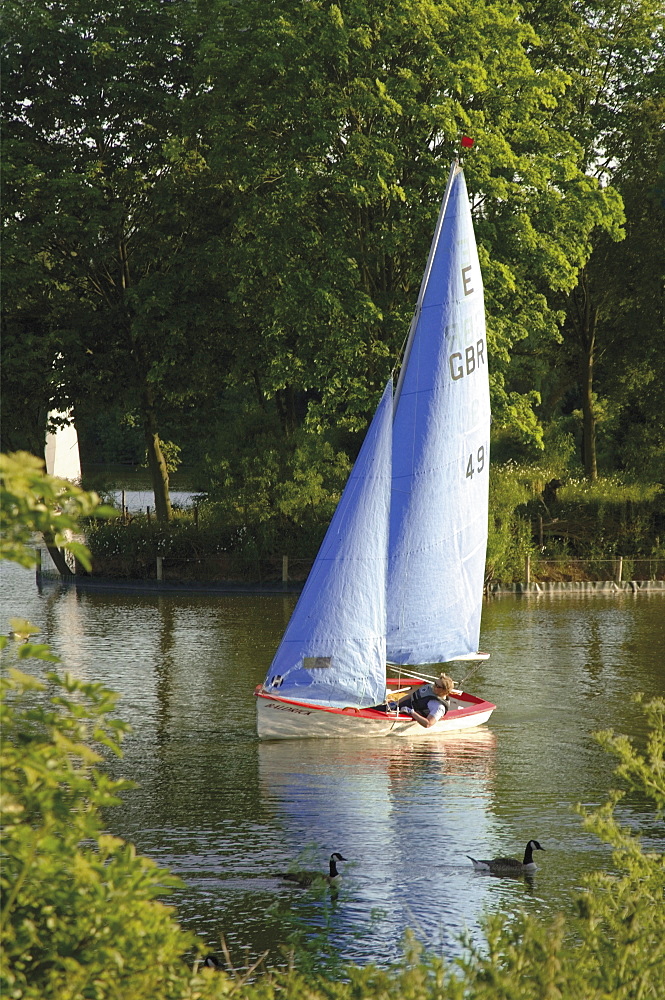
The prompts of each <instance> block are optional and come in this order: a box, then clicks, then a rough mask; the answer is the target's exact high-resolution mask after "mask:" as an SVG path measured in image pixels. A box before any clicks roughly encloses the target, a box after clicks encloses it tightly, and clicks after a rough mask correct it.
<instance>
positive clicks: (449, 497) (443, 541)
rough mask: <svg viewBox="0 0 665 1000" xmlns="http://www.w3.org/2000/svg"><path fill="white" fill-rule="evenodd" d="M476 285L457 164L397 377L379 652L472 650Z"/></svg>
mask: <svg viewBox="0 0 665 1000" xmlns="http://www.w3.org/2000/svg"><path fill="white" fill-rule="evenodd" d="M489 428H490V408H489V380H488V372H487V348H486V338H485V311H484V302H483V284H482V277H481V273H480V265H479V263H478V253H477V250H476V243H475V237H474V232H473V223H472V221H471V211H470V207H469V200H468V196H467V192H466V185H465V183H464V175H463V174H462V171H461V168H460V167H459V166H458V165H454V166H453V169H452V171H451V178H450V181H449V185H448V188H447V191H446V196H445V198H444V203H443V205H442V208H441V214H440V218H439V225H438V226H437V230H436V235H435V238H434V243H433V247H432V251H431V252H430V260H429V262H428V268H427V270H426V273H425V278H424V281H423V287H422V289H421V294H420V297H419V304H418V308H417V313H416V316H415V320H414V324H413V327H412V334H411V337H410V341H409V344H408V345H407V352H406V356H405V361H404V365H403V373H402V375H401V376H400V382H399V385H398V395H397V399H396V408H395V418H394V427H393V478H392V496H391V517H390V556H389V569H388V636H387V654H388V660H389V662H391V663H402V664H419V663H436V662H445V661H446V660H450V659H453V658H454V657H457V656H461V655H464V654H465V653H471V652H474V651H476V650H477V649H478V637H479V632H480V614H481V606H482V595H483V583H484V570H485V550H486V546H487V509H488V484H489Z"/></svg>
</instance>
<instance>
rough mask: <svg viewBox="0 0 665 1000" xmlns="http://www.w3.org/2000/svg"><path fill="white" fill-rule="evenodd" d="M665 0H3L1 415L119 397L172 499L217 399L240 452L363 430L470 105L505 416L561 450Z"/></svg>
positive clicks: (16, 418) (392, 355)
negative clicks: (583, 317) (199, 425)
mask: <svg viewBox="0 0 665 1000" xmlns="http://www.w3.org/2000/svg"><path fill="white" fill-rule="evenodd" d="M622 18H623V20H622ZM660 24H661V22H660V21H659V15H658V13H657V7H656V2H655V0H633V2H631V3H627V2H625V3H621V2H620V0H611V2H610V0H607V2H604V3H597V4H590V3H576V2H573V0H570V2H567V3H564V4H548V3H546V4H540V3H539V4H531V5H529V4H527V5H526V6H521V5H518V4H516V3H513V2H512V0H461V2H459V3H455V4H452V3H448V2H445V0H444V2H442V0H372V2H371V3H369V2H363V0H345V2H343V3H342V2H339V3H332V2H330V0H310V2H306V3H305V2H300V0H275V2H273V3H270V4H268V5H266V4H265V3H263V2H262V0H245V2H243V3H242V4H238V3H237V2H235V0H197V2H185V0H175V2H172V3H164V2H162V0H127V2H125V3H124V4H123V5H122V7H120V8H118V7H117V6H116V7H113V6H111V5H110V4H109V3H108V0H96V2H95V3H94V4H92V5H91V4H90V3H89V2H83V0H60V2H55V0H46V2H44V3H42V4H39V5H29V4H28V5H26V4H23V3H18V2H17V0H8V2H7V3H6V5H5V34H6V38H7V41H6V43H5V67H6V69H5V79H4V111H5V120H6V123H7V124H6V126H5V133H4V136H5V137H4V146H5V152H4V161H5V170H4V178H3V183H4V197H3V213H4V216H3V217H4V224H5V241H4V247H5V259H6V273H7V274H8V275H9V277H8V278H6V280H5V303H4V316H3V334H4V350H5V356H6V365H7V368H6V378H7V380H8V383H9V391H8V392H5V394H4V402H3V406H4V408H5V413H6V414H7V413H8V414H9V417H8V418H5V433H7V430H9V432H11V430H12V427H13V426H14V425H15V424H19V423H21V424H23V425H24V426H25V424H26V423H28V422H30V421H31V422H32V424H33V426H34V428H35V431H34V434H33V437H34V439H35V440H36V441H37V440H38V439H39V435H40V434H41V433H42V431H43V427H42V426H40V425H41V423H42V421H43V419H44V414H45V413H46V412H47V410H49V409H52V408H54V407H55V408H58V409H61V410H62V409H65V408H67V407H68V406H70V405H73V406H74V408H75V411H76V412H77V414H79V415H83V417H85V414H86V412H90V411H91V410H92V409H94V408H97V409H99V407H100V406H101V405H104V404H107V405H108V404H109V403H110V402H111V401H112V402H113V403H114V404H117V405H119V406H120V407H121V408H122V409H123V410H124V411H125V412H127V413H129V414H136V415H137V416H140V420H141V423H142V426H143V428H144V436H145V440H146V447H147V451H148V456H149V458H150V462H151V468H152V471H153V480H154V482H155V492H156V498H157V502H158V508H159V511H160V514H161V516H162V517H165V518H166V517H168V516H169V499H168V476H167V473H166V469H165V463H164V456H163V454H162V447H161V440H160V428H161V427H163V426H165V421H166V422H167V424H166V425H167V426H169V427H171V426H174V425H176V426H177V425H178V424H180V427H181V429H182V430H181V433H182V434H185V433H186V432H185V430H184V428H185V427H186V426H189V427H190V428H191V425H192V414H198V413H200V412H205V413H207V414H209V413H211V411H212V410H213V408H214V407H215V406H217V405H218V404H219V402H220V401H221V402H222V412H223V414H224V419H226V420H227V422H228V427H227V432H226V434H225V435H224V436H223V437H222V438H217V439H216V438H215V436H214V433H212V432H213V430H214V428H212V427H210V426H208V425H206V433H207V434H209V435H210V439H211V448H210V450H211V460H212V462H213V463H214V464H217V465H218V466H219V464H220V462H221V460H222V458H223V457H224V456H223V455H221V454H220V449H221V448H224V449H233V447H234V446H237V442H240V446H239V447H240V450H241V451H242V450H243V449H245V448H249V447H251V448H253V449H254V451H255V452H257V451H258V449H259V448H262V449H266V448H267V449H268V450H270V448H271V447H272V444H271V442H273V443H274V442H275V441H281V442H282V445H283V444H284V442H286V443H287V446H288V448H290V449H291V450H292V451H294V449H297V448H299V447H300V445H301V444H302V438H301V436H299V431H298V429H299V428H301V427H302V426H303V425H304V426H305V427H306V428H307V429H309V431H311V432H314V436H316V432H318V431H320V430H322V429H330V428H335V429H336V433H337V434H338V435H339V433H340V429H342V430H344V429H347V430H349V431H355V430H359V429H361V428H362V427H363V426H364V424H365V422H366V419H367V415H368V413H369V412H370V410H371V409H372V406H373V402H374V397H375V396H376V395H378V393H379V392H380V389H381V386H382V385H383V383H384V381H385V379H386V377H387V375H388V374H389V372H390V370H391V368H392V367H393V366H394V365H395V364H396V362H397V360H398V356H399V349H400V346H401V344H402V342H403V339H404V335H405V333H406V331H407V329H408V325H409V320H410V315H411V311H412V309H413V306H414V303H415V300H416V296H417V290H418V285H419V282H420V277H421V273H422V269H423V265H424V261H425V259H426V256H427V251H428V246H429V242H430V239H431V235H432V231H433V225H434V220H435V218H436V214H437V210H438V205H439V201H440V198H441V195H442V193H443V190H444V187H445V180H446V176H447V172H448V167H449V164H450V161H451V159H452V158H453V156H454V155H455V154H456V153H457V152H458V150H459V139H460V136H461V135H462V134H463V133H465V132H466V133H469V134H471V135H473V137H474V138H475V140H476V145H475V148H474V150H473V151H472V153H471V155H470V156H468V158H467V162H466V163H465V169H466V174H467V181H468V186H469V189H470V192H471V196H472V200H473V207H474V215H475V220H476V230H477V235H478V240H479V244H480V254H481V263H482V265H483V270H484V276H485V285H486V298H487V310H488V326H489V341H490V348H491V377H492V394H493V408H494V415H495V427H497V428H501V427H503V428H505V429H506V432H508V433H510V435H511V436H512V438H513V439H515V438H517V439H520V440H522V441H526V442H530V443H531V445H532V446H533V445H535V446H536V447H538V446H539V444H540V441H541V432H542V427H541V423H540V420H539V418H543V417H545V418H547V417H548V416H549V415H553V414H556V412H558V411H557V410H556V407H557V405H559V406H561V405H563V404H562V403H561V400H563V399H565V398H568V397H569V396H570V393H571V391H572V389H575V390H576V391H577V392H578V394H579V393H580V387H581V386H582V382H583V378H582V375H584V376H585V377H587V382H586V395H587V398H588V399H589V400H591V404H590V405H592V404H593V384H592V383H591V382H590V381H589V379H588V375H589V366H588V364H587V368H586V369H584V364H582V363H581V362H580V357H582V358H586V359H587V361H588V359H589V357H590V354H589V351H588V350H587V351H586V354H584V348H583V346H582V347H581V346H580V343H581V341H580V340H579V337H577V331H576V329H575V322H574V315H575V314H574V311H573V309H572V308H569V309H568V311H567V313H566V306H567V304H570V303H573V302H574V297H575V295H576V294H578V293H579V290H580V289H581V288H583V287H584V285H583V282H584V281H585V280H587V276H588V275H589V274H591V271H592V269H593V268H594V266H595V265H594V263H593V260H594V258H593V257H592V249H593V247H594V246H598V247H599V248H600V247H604V248H605V249H604V250H603V253H606V254H607V255H609V256H610V257H611V256H612V254H613V250H612V247H614V246H615V244H614V243H613V242H612V241H614V240H616V239H617V238H618V237H620V236H621V235H622V232H621V225H622V222H623V213H622V204H621V198H620V197H619V195H618V193H617V190H616V189H615V186H613V185H612V184H610V183H608V180H613V179H614V178H615V176H616V178H617V179H618V178H619V176H620V177H621V184H622V185H623V187H622V190H624V191H625V192H626V193H628V191H629V188H630V184H631V183H632V182H631V181H629V177H630V176H636V175H634V174H633V175H631V174H630V171H629V170H628V168H627V167H626V168H625V169H624V167H625V159H624V157H623V152H622V149H623V148H624V147H622V145H621V143H624V146H625V144H626V142H627V141H628V140H627V138H626V137H627V136H628V134H629V133H630V128H631V122H633V123H636V122H637V121H639V120H642V119H641V118H640V116H647V117H648V115H649V114H651V115H652V116H654V115H657V113H658V112H657V108H656V103H657V98H656V94H655V89H654V80H655V79H656V76H655V73H656V69H657V66H658V65H659V58H660V56H659V53H660V48H659V46H660V39H661V38H662V33H660V32H661V28H660ZM649 46H651V47H650V48H649ZM649 94H650V95H651V97H649ZM647 99H650V100H652V105H649V106H648V105H647V104H645V101H647ZM653 102H656V103H653ZM649 107H651V109H652V110H651V111H649ZM631 116H632V117H631ZM654 121H655V118H654ZM654 127H655V126H654ZM617 164H619V165H623V166H622V168H621V169H622V171H623V172H617ZM655 169H656V170H657V168H655ZM650 176H655V174H654V172H653V171H652V173H651V174H650ZM630 190H634V185H633V188H630ZM636 246H637V244H636V243H635V242H633V247H636ZM636 252H637V253H638V256H639V251H636ZM597 259H598V260H599V261H600V259H601V258H600V257H598V258H597ZM612 259H613V260H616V259H617V258H615V257H612ZM596 272H597V274H598V275H599V276H601V277H602V274H603V273H608V267H606V266H605V265H602V266H600V267H598V268H597V269H596ZM594 280H597V279H594ZM656 286H657V279H656V277H655V275H654V288H655V287H656ZM569 296H570V297H571V298H570V299H568V297H569ZM614 314H616V310H614ZM632 315H633V314H632V313H631V316H632ZM564 316H567V320H566V324H565V325H564V326H563V331H562V323H563V320H564ZM631 322H632V320H631ZM604 329H605V328H604ZM607 329H609V328H607ZM562 337H563V342H561V341H562ZM580 373H582V374H580ZM605 375H606V377H607V379H608V380H611V379H614V381H615V382H616V381H617V379H616V377H615V375H616V373H614V374H613V373H612V371H611V370H610V368H609V367H607V368H606V370H605ZM633 381H634V379H633ZM625 384H626V383H625V381H624V385H625ZM571 386H572V389H571ZM625 398H626V400H628V396H626V397H625ZM541 399H543V400H544V403H543V405H542V406H541V405H540V400H541ZM557 400H558V401H559V402H558V403H557V402H556V401H557ZM232 402H233V404H234V407H235V408H236V410H237V412H238V413H239V414H240V417H239V418H238V419H237V420H236V422H235V423H234V422H233V420H232V418H231V417H230V416H229V415H228V414H229V413H230V411H231V403H232ZM626 405H628V402H626ZM539 407H540V408H539ZM589 412H591V410H590V411H589ZM27 416H29V417H30V421H28V420H27V419H26V417H27ZM259 432H260V433H259ZM296 432H298V433H296ZM176 436H177V435H176ZM250 436H251V437H252V441H251V442H250V441H249V440H248V439H249V437H250ZM311 436H312V435H310V437H311ZM254 439H255V440H256V441H260V445H257V444H256V443H255V441H254ZM220 441H221V442H222V443H221V444H220ZM8 443H11V444H12V445H13V446H16V445H17V444H23V443H24V441H10V442H8ZM287 450H288V449H287ZM586 450H587V451H588V448H587V449H586ZM301 453H302V454H305V455H307V456H308V457H307V458H306V459H305V461H307V462H311V461H313V460H314V459H313V458H312V453H311V452H308V451H307V449H305V451H304V452H301ZM617 454H618V452H617ZM325 461H328V459H327V458H326V459H325ZM262 464H263V465H265V467H266V468H268V467H270V468H271V470H272V471H271V473H270V475H271V476H280V475H282V476H283V475H285V474H286V473H285V471H284V467H283V466H282V467H281V471H280V468H278V467H277V466H273V465H272V462H271V463H267V462H265V463H262V462H261V460H260V459H259V461H258V466H259V467H260V466H261V465H262ZM278 465H279V463H278ZM241 466H242V463H240V464H239V466H238V468H239V469H240V467H241ZM243 468H244V471H242V472H241V474H242V476H246V471H247V465H246V463H245V465H244V467H243Z"/></svg>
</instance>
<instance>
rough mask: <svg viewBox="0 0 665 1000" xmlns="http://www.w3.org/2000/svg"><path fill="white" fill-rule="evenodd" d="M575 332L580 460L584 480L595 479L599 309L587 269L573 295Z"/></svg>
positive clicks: (596, 473)
mask: <svg viewBox="0 0 665 1000" xmlns="http://www.w3.org/2000/svg"><path fill="white" fill-rule="evenodd" d="M573 299H574V302H575V309H576V319H577V330H578V336H579V341H580V347H581V356H580V388H581V392H582V461H583V462H584V472H585V475H586V477H587V479H590V480H592V481H593V480H595V479H597V478H598V465H597V461H596V413H595V408H594V402H593V363H594V354H595V349H596V319H597V314H598V310H597V307H596V306H595V305H593V303H592V300H591V288H590V283H589V275H588V272H587V270H586V268H582V270H581V271H580V276H579V281H578V284H577V288H576V289H575V291H574V292H573Z"/></svg>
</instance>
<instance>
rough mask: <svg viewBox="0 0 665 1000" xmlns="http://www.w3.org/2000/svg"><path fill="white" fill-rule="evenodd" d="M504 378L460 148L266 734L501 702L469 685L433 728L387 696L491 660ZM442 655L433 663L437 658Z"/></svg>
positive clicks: (286, 655) (384, 726)
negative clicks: (492, 446) (485, 629)
mask: <svg viewBox="0 0 665 1000" xmlns="http://www.w3.org/2000/svg"><path fill="white" fill-rule="evenodd" d="M489 428H490V406H489V380H488V371H487V348H486V335H485V309H484V301H483V286H482V277H481V273H480V265H479V262H478V253H477V249H476V242H475V236H474V231H473V223H472V219H471V209H470V206H469V199H468V194H467V190H466V183H465V180H464V174H463V171H462V167H461V165H460V163H459V161H457V160H455V161H454V162H453V164H452V166H451V169H450V175H449V178H448V183H447V186H446V191H445V194H444V197H443V202H442V205H441V210H440V212H439V217H438V220H437V225H436V229H435V232H434V238H433V240H432V245H431V248H430V253H429V257H428V260H427V265H426V267H425V272H424V275H423V279H422V283H421V287H420V292H419V295H418V300H417V303H416V308H415V311H414V316H413V320H412V323H411V327H410V330H409V335H408V338H407V342H406V346H405V349H404V355H403V359H402V365H401V369H400V374H399V379H398V381H397V385H396V387H395V390H394V392H393V383H392V380H390V381H389V382H388V384H387V386H386V387H385V390H384V392H383V395H382V398H381V401H380V403H379V406H378V408H377V410H376V413H375V414H374V417H373V420H372V422H371V424H370V426H369V429H368V431H367V434H366V436H365V440H364V442H363V445H362V447H361V449H360V453H359V455H358V458H357V459H356V462H355V464H354V466H353V469H352V471H351V474H350V476H349V479H348V482H347V484H346V486H345V488H344V491H343V493H342V496H341V498H340V501H339V504H338V506H337V509H336V510H335V513H334V515H333V518H332V520H331V522H330V525H329V527H328V530H327V532H326V535H325V538H324V540H323V542H322V544H321V548H320V549H319V552H318V554H317V557H316V559H315V561H314V564H313V566H312V569H311V571H310V573H309V576H308V578H307V581H306V583H305V586H304V588H303V590H302V593H301V595H300V598H299V600H298V603H297V604H296V607H295V609H294V611H293V614H292V616H291V619H290V621H289V623H288V625H287V627H286V631H285V632H284V636H283V638H282V641H281V643H280V645H279V647H278V649H277V652H276V654H275V657H274V659H273V661H272V663H271V665H270V669H269V670H268V673H267V676H266V678H265V681H264V682H263V684H260V685H258V687H257V688H256V689H255V692H254V693H255V695H256V699H257V730H258V735H259V737H260V738H261V739H297V738H307V737H372V736H375V737H376V736H404V737H407V736H408V737H426V738H431V737H432V736H436V735H439V734H441V733H444V732H450V731H455V730H459V729H466V728H469V727H473V726H479V725H481V724H483V723H485V722H486V721H487V720H488V719H489V718H490V716H491V714H492V712H493V711H494V708H495V707H496V706H495V705H493V704H492V703H491V702H488V701H485V700H483V699H482V698H479V697H477V696H474V695H472V694H469V693H467V692H465V691H463V690H461V688H460V687H459V685H458V687H456V688H455V690H454V691H453V693H452V696H451V701H450V708H449V710H448V711H447V712H446V714H445V715H444V716H443V718H442V719H440V720H439V721H438V722H436V724H435V725H433V726H431V727H429V728H424V727H422V726H420V725H419V724H418V723H417V722H415V721H414V720H413V719H412V718H411V717H410V716H408V715H406V714H404V713H401V712H400V711H399V710H398V709H396V708H395V709H393V708H389V709H388V710H386V709H385V707H383V708H382V707H381V706H385V704H386V702H388V704H389V705H390V700H391V699H394V698H398V697H403V696H404V695H405V694H408V692H409V691H410V690H412V689H413V688H414V687H417V686H419V685H421V684H425V683H426V682H427V681H428V680H433V677H432V673H435V674H438V673H439V672H440V671H441V669H442V668H443V666H444V665H447V666H446V669H448V670H449V669H451V668H450V666H449V665H450V664H452V663H453V662H455V663H456V662H458V661H471V662H474V661H476V662H477V661H479V660H484V659H487V657H488V654H486V653H481V652H479V651H478V641H479V636H480V623H481V610H482V601H483V589H484V573H485V553H486V548H487V518H488V487H489ZM426 670H428V671H429V672H426Z"/></svg>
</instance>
